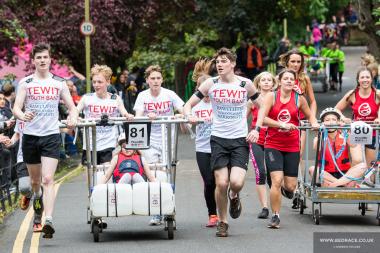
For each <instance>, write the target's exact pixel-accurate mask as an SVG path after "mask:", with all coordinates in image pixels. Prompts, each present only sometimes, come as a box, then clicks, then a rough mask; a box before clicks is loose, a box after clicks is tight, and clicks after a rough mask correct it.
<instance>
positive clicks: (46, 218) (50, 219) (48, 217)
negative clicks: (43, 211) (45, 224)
mask: <svg viewBox="0 0 380 253" xmlns="http://www.w3.org/2000/svg"><path fill="white" fill-rule="evenodd" d="M45 221H50V222H53V217H52V216H45Z"/></svg>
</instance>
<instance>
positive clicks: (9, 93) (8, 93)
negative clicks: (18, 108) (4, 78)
mask: <svg viewBox="0 0 380 253" xmlns="http://www.w3.org/2000/svg"><path fill="white" fill-rule="evenodd" d="M1 91H2V92H3V93H4V96H5V106H6V107H7V108H9V109H11V108H12V106H13V103H14V101H15V98H16V93H15V87H14V86H13V85H12V84H11V83H6V84H4V85H3V87H2V88H1Z"/></svg>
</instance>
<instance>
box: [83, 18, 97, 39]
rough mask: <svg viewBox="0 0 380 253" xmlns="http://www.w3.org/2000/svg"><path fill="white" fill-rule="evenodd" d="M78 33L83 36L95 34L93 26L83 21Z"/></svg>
mask: <svg viewBox="0 0 380 253" xmlns="http://www.w3.org/2000/svg"><path fill="white" fill-rule="evenodd" d="M80 32H81V33H82V34H83V35H85V36H90V35H93V34H94V33H95V26H94V24H93V23H91V22H89V21H84V22H82V23H81V24H80Z"/></svg>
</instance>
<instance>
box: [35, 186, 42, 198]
mask: <svg viewBox="0 0 380 253" xmlns="http://www.w3.org/2000/svg"><path fill="white" fill-rule="evenodd" d="M41 195H42V190H41V188H40V190H39V191H38V192H35V193H34V196H35V197H37V198H39V197H41Z"/></svg>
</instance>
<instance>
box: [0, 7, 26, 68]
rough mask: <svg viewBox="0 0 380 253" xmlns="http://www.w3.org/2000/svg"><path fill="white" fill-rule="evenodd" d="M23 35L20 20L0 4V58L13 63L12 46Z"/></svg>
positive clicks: (24, 35)
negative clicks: (0, 6)
mask: <svg viewBox="0 0 380 253" xmlns="http://www.w3.org/2000/svg"><path fill="white" fill-rule="evenodd" d="M25 37H26V34H25V30H24V29H23V28H22V26H21V24H20V22H18V20H17V19H15V17H14V15H13V14H12V12H11V11H10V10H9V9H8V8H7V7H6V6H2V8H1V9H0V45H1V46H0V60H3V61H5V62H6V63H8V64H12V65H14V64H15V63H16V61H17V59H16V58H14V57H13V56H14V52H13V49H12V47H13V46H15V44H16V45H17V44H18V43H19V41H20V39H22V38H25ZM0 68H1V66H0Z"/></svg>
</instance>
